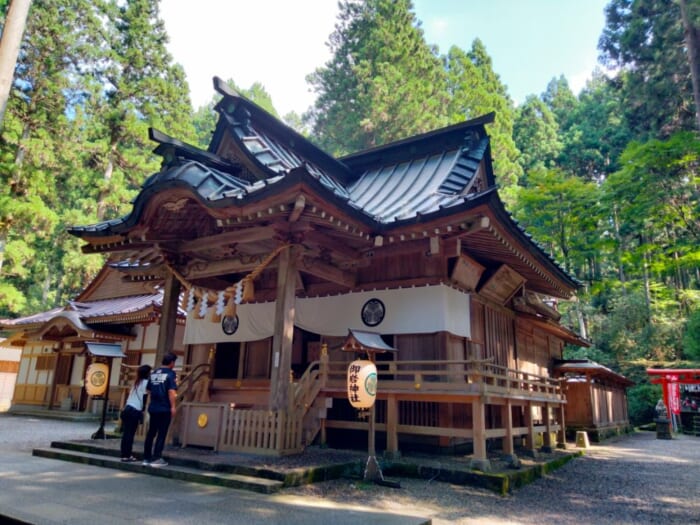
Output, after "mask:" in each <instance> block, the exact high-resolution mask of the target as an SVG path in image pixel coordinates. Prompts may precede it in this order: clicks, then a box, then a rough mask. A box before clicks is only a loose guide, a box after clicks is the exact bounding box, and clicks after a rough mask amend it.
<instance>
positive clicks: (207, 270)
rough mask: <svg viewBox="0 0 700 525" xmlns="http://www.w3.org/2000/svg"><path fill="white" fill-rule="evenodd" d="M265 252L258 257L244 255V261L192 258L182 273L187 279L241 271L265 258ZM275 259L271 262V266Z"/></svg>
mask: <svg viewBox="0 0 700 525" xmlns="http://www.w3.org/2000/svg"><path fill="white" fill-rule="evenodd" d="M265 256H266V254H260V256H259V257H246V262H243V261H242V260H241V259H240V258H238V257H237V258H235V259H227V260H223V261H213V262H207V261H202V260H193V261H191V262H190V263H189V264H188V265H187V269H186V270H185V271H183V272H182V274H183V275H184V276H185V277H187V279H190V280H193V279H203V278H205V277H216V276H219V275H225V274H229V273H243V272H249V271H251V270H253V269H255V268H256V267H257V266H258V265H259V264H260V262H261V261H263V260H264V259H265ZM275 264H276V262H275V261H273V262H272V263H271V265H272V266H274V265H275Z"/></svg>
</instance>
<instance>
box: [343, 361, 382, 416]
mask: <svg viewBox="0 0 700 525" xmlns="http://www.w3.org/2000/svg"><path fill="white" fill-rule="evenodd" d="M376 397H377V367H376V366H375V364H374V363H373V362H372V361H367V360H366V359H359V360H357V361H353V362H352V363H350V366H349V367H348V399H349V400H350V404H351V405H352V406H353V407H355V408H371V407H372V405H374V400H375V399H376Z"/></svg>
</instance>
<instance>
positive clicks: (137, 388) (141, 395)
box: [121, 365, 151, 462]
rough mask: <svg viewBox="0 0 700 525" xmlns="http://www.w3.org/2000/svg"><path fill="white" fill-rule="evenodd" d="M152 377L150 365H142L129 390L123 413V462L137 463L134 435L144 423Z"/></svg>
mask: <svg viewBox="0 0 700 525" xmlns="http://www.w3.org/2000/svg"><path fill="white" fill-rule="evenodd" d="M150 375H151V367H150V366H149V365H141V366H140V367H139V368H138V370H137V371H136V379H135V380H134V384H133V385H132V387H131V390H129V397H128V398H127V399H126V404H125V405H124V410H122V412H121V419H122V443H121V451H122V461H124V462H130V461H136V458H135V457H134V456H133V455H132V454H131V452H132V448H133V446H134V435H135V434H136V429H137V428H138V426H139V423H142V422H143V411H144V408H146V386H147V385H148V378H149V376H150Z"/></svg>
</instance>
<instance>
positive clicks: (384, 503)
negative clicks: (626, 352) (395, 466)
mask: <svg viewBox="0 0 700 525" xmlns="http://www.w3.org/2000/svg"><path fill="white" fill-rule="evenodd" d="M96 426H97V425H96V424H95V423H85V422H80V423H78V422H66V421H54V420H46V419H38V418H29V417H18V416H8V415H6V414H0V450H1V451H2V452H0V454H2V453H5V452H10V453H23V452H29V451H30V450H31V449H32V448H34V447H43V446H48V445H49V443H50V442H51V441H53V440H71V439H85V437H86V436H89V435H91V434H92V433H93V432H94V431H95V430H96ZM698 465H700V438H698V437H691V436H683V435H678V436H675V437H674V439H673V440H657V439H656V436H655V434H654V433H651V432H640V433H637V434H633V435H630V436H626V437H623V438H619V439H617V440H615V441H608V442H606V443H604V444H603V445H593V446H592V447H591V449H589V450H588V451H587V452H586V454H585V455H584V456H583V457H580V458H577V459H575V460H573V461H570V462H569V463H568V464H566V465H565V466H564V467H562V468H560V469H558V470H556V471H554V472H553V473H551V474H549V475H548V476H546V477H544V478H542V479H539V480H537V481H535V482H534V483H532V484H530V485H527V486H525V487H523V488H521V489H518V490H516V491H514V493H513V494H511V495H509V496H499V495H497V494H494V493H492V492H489V491H487V490H483V489H477V488H473V487H463V486H457V485H451V484H448V483H442V482H438V481H428V480H415V479H406V478H403V479H401V480H400V482H401V488H400V489H392V488H388V487H382V486H378V485H373V484H366V483H363V482H358V481H349V480H335V481H329V482H323V483H316V484H313V485H306V486H303V487H297V488H292V489H285V490H284V491H282V492H281V493H280V496H282V497H284V498H292V499H297V498H303V499H304V502H305V504H310V505H313V504H317V505H324V504H332V503H334V502H335V503H345V504H347V503H348V502H349V501H353V502H357V503H358V504H359V505H362V506H365V507H372V508H374V509H376V510H380V511H381V510H383V511H385V512H391V513H405V514H414V515H419V516H425V517H427V518H432V523H433V524H434V525H447V524H476V523H478V524H523V525H526V524H537V525H540V524H542V523H555V524H564V525H566V524H579V523H585V524H607V523H610V524H616V525H617V524H619V525H627V524H630V525H632V524H658V523H664V524H675V523H679V524H680V523H683V524H689V523H700V498H699V497H698V494H699V491H698V486H700V468H698Z"/></svg>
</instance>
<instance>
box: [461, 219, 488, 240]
mask: <svg viewBox="0 0 700 525" xmlns="http://www.w3.org/2000/svg"><path fill="white" fill-rule="evenodd" d="M489 226H491V219H489V218H488V217H479V218H478V219H476V220H475V221H474V222H472V223H469V224H464V225H463V226H461V228H462V230H463V231H462V233H461V235H462V236H464V235H471V234H472V233H477V232H480V231H482V230H485V229H486V228H488V227H489Z"/></svg>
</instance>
